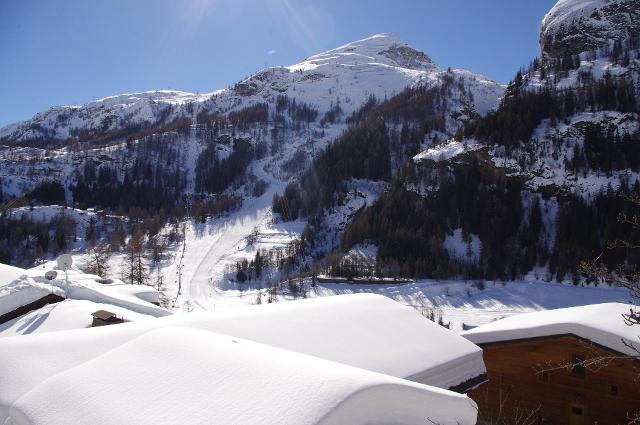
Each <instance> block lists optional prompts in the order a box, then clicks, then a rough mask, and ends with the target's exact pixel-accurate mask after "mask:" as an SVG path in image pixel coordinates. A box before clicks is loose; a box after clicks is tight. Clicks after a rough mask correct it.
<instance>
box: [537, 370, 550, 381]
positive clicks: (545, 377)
mask: <svg viewBox="0 0 640 425" xmlns="http://www.w3.org/2000/svg"><path fill="white" fill-rule="evenodd" d="M538 380H539V381H540V382H544V383H549V381H550V380H551V379H550V376H549V372H540V373H539V374H538Z"/></svg>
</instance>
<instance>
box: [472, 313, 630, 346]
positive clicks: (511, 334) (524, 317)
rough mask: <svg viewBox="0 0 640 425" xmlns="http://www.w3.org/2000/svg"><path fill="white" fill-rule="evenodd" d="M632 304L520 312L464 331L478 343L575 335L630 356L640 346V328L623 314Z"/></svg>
mask: <svg viewBox="0 0 640 425" xmlns="http://www.w3.org/2000/svg"><path fill="white" fill-rule="evenodd" d="M633 308H634V306H632V305H630V304H620V303H606V304H593V305H586V306H580V307H570V308H560V309H556V310H545V311H539V312H535V313H527V314H519V315H516V316H511V317H508V318H506V319H501V320H497V321H495V322H493V323H489V324H487V325H483V326H479V327H477V328H475V329H471V330H469V331H466V332H463V333H462V334H461V335H462V336H464V337H465V338H467V339H469V340H470V341H473V342H474V343H476V344H488V343H493V342H504V341H516V340H522V339H528V338H540V337H551V336H559V335H575V336H577V337H580V338H584V339H587V340H589V341H592V342H594V343H596V344H598V345H601V346H604V347H607V348H609V349H611V350H614V351H617V352H620V353H625V354H629V355H637V352H634V350H633V349H632V348H630V347H628V346H627V345H625V343H627V344H628V343H631V344H634V345H635V346H636V347H639V348H640V327H638V326H628V325H627V324H626V323H625V321H624V319H623V314H629V312H630V310H631V309H633Z"/></svg>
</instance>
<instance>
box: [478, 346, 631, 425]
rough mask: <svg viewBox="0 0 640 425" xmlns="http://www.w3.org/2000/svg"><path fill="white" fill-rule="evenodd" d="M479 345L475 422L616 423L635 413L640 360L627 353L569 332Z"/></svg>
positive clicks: (585, 424)
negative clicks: (481, 380) (481, 365)
mask: <svg viewBox="0 0 640 425" xmlns="http://www.w3.org/2000/svg"><path fill="white" fill-rule="evenodd" d="M478 345H480V347H482V349H483V351H484V354H483V356H484V362H485V365H486V367H487V375H488V382H487V383H485V384H483V385H481V386H479V387H478V388H476V389H474V390H473V391H472V392H470V393H469V396H470V397H471V398H472V399H473V400H474V401H475V402H476V403H477V404H478V408H479V418H480V421H479V423H482V420H483V419H484V420H485V421H486V422H487V423H527V424H541V425H542V424H544V425H563V424H568V425H587V424H588V425H596V424H597V425H617V424H628V423H629V422H630V419H629V418H630V417H631V416H633V415H634V414H638V412H640V362H639V361H638V360H636V359H633V358H632V357H630V356H629V355H628V354H622V353H619V352H617V351H615V350H613V349H611V348H608V347H605V346H603V345H599V344H596V343H594V342H591V341H589V340H587V339H584V338H581V337H578V336H576V335H572V334H564V335H552V336H543V337H534V338H528V339H517V340H506V341H495V342H489V343H480V344H478ZM595 359H599V360H598V361H597V362H596V363H595V364H590V363H591V361H594V360H595ZM502 421H504V422H502Z"/></svg>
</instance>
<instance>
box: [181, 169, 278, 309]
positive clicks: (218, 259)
mask: <svg viewBox="0 0 640 425" xmlns="http://www.w3.org/2000/svg"><path fill="white" fill-rule="evenodd" d="M265 165H266V163H265V162H258V163H256V164H255V166H254V170H253V171H254V173H255V174H256V175H257V176H258V177H259V178H261V179H263V180H265V181H267V182H268V183H269V187H268V188H267V190H266V191H265V193H264V194H263V195H262V196H260V197H258V198H255V199H250V200H248V201H245V203H244V204H243V206H242V207H241V208H240V210H239V211H236V212H234V213H233V214H231V216H230V217H228V218H226V219H224V223H220V224H219V227H217V228H214V230H213V232H215V236H214V237H213V238H210V239H209V242H208V244H209V245H208V247H206V248H205V249H206V252H205V254H204V255H202V256H201V258H200V259H199V261H198V262H197V266H196V267H195V270H193V272H191V273H190V276H186V274H187V273H185V275H184V276H183V283H182V293H181V294H180V295H179V296H178V300H179V301H178V305H181V304H183V303H184V302H186V301H187V300H190V301H191V302H193V303H194V304H196V305H197V306H198V307H200V308H202V309H209V308H211V307H212V305H213V304H215V300H216V299H217V298H218V297H219V296H222V294H221V293H220V292H221V291H220V290H219V289H218V288H217V287H216V285H215V283H216V282H217V279H219V278H221V277H222V274H223V272H224V270H223V267H224V266H223V264H222V263H223V260H224V259H225V258H226V257H227V255H228V254H229V253H232V252H235V251H237V250H238V249H240V246H241V245H242V244H243V241H244V240H245V238H246V237H247V236H248V235H249V234H250V233H251V232H252V231H253V229H254V228H255V227H260V226H264V225H265V224H267V221H268V220H269V219H270V217H271V202H272V199H273V195H274V194H275V193H276V192H277V191H278V190H279V189H281V186H282V183H280V182H279V181H278V180H276V179H275V178H273V177H272V176H271V175H269V174H268V173H267V172H266V171H265V170H264V166H265ZM212 277H213V278H212Z"/></svg>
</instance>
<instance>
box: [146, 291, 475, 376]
mask: <svg viewBox="0 0 640 425" xmlns="http://www.w3.org/2000/svg"><path fill="white" fill-rule="evenodd" d="M154 322H155V323H156V325H162V326H167V325H168V324H179V325H181V326H190V327H198V328H203V329H207V330H211V331H215V332H220V333H224V334H227V335H233V336H237V337H240V338H246V339H250V340H252V341H257V342H261V343H264V344H269V345H273V346H276V347H280V348H285V349H288V350H293V351H297V352H300V353H305V354H310V355H313V356H316V357H322V358H325V359H329V360H333V361H336V362H340V363H344V364H348V365H351V366H356V367H360V368H363V369H367V370H372V371H375V372H380V373H384V374H387V375H391V376H395V377H398V378H407V379H411V380H415V381H419V382H422V383H426V384H429V385H434V386H437V387H440V388H451V387H453V386H455V385H458V384H460V383H462V382H465V381H467V380H469V379H472V378H475V377H477V376H479V375H481V374H483V373H484V372H485V367H484V363H483V361H482V351H481V350H480V348H479V347H477V346H476V345H475V344H472V343H470V342H469V341H467V340H466V339H464V338H462V337H460V336H459V335H457V334H456V333H454V332H452V331H450V330H448V329H445V328H443V327H442V326H440V325H438V324H436V323H434V322H432V321H430V320H428V319H426V318H424V317H423V316H421V315H420V314H418V313H417V312H416V311H415V310H414V309H413V308H411V307H407V306H403V305H401V304H399V303H397V302H395V301H393V300H391V299H389V298H387V297H384V296H381V295H374V294H351V295H343V296H337V297H322V298H313V299H308V300H301V301H296V302H286V303H277V304H263V305H260V306H252V307H242V308H236V309H227V310H223V311H219V312H201V313H192V314H189V315H182V316H174V317H168V318H164V319H162V320H158V321H154Z"/></svg>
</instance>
